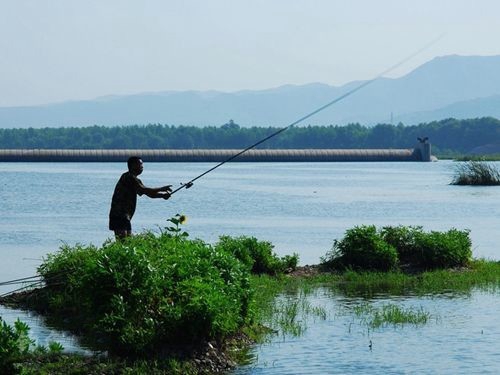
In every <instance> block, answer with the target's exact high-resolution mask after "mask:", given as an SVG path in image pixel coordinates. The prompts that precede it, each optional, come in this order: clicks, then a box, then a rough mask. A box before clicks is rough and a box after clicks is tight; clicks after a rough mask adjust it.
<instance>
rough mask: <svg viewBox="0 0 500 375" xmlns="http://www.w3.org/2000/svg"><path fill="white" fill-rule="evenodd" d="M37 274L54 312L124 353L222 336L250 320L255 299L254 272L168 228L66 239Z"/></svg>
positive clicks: (94, 337)
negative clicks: (85, 240)
mask: <svg viewBox="0 0 500 375" xmlns="http://www.w3.org/2000/svg"><path fill="white" fill-rule="evenodd" d="M39 273H40V274H41V275H42V276H43V277H44V279H45V280H46V283H47V286H48V293H46V296H47V298H46V304H47V309H48V310H49V312H51V313H52V314H57V315H59V316H61V317H64V318H65V319H71V323H72V325H73V327H78V329H79V330H80V331H81V332H83V333H84V334H85V335H86V336H87V337H91V338H93V339H94V340H96V341H98V342H99V343H100V344H101V346H102V347H104V348H106V349H108V350H110V351H111V352H115V353H119V354H137V355H140V354H144V353H146V352H148V351H150V350H154V349H155V348H159V347H160V346H161V345H163V344H170V343H182V342H185V343H199V342H202V341H203V340H206V339H219V338H222V337H224V336H225V335H228V334H230V333H233V332H235V331H236V330H237V329H238V328H239V327H240V326H241V325H242V324H243V323H244V322H245V319H246V318H247V316H248V304H249V301H250V299H251V291H250V287H249V273H248V271H247V269H246V268H245V267H244V266H243V265H242V263H241V262H240V261H238V260H237V259H236V258H235V257H234V256H233V255H232V254H230V253H228V252H226V251H221V250H220V249H215V248H214V247H212V246H210V245H208V244H205V243H204V242H202V241H200V240H188V239H187V238H186V237H185V236H172V234H171V233H169V232H168V231H167V232H165V233H161V234H160V235H155V234H153V233H145V234H142V235H137V236H134V237H130V238H127V239H126V240H124V241H119V242H109V243H106V244H105V245H103V246H102V248H95V247H93V246H87V247H85V246H81V245H77V246H75V247H69V246H64V247H62V248H61V250H60V251H59V252H58V253H56V254H52V255H49V257H48V258H47V259H46V260H45V261H44V263H43V264H42V265H41V266H40V268H39Z"/></svg>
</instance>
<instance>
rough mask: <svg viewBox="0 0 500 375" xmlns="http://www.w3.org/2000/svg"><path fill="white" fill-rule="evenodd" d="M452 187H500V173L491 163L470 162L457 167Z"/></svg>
mask: <svg viewBox="0 0 500 375" xmlns="http://www.w3.org/2000/svg"><path fill="white" fill-rule="evenodd" d="M451 184H452V185H484V186H491V185H500V171H499V170H498V169H497V168H496V167H495V166H494V165H493V164H491V163H488V162H485V161H477V160H470V161H467V162H464V163H459V164H458V165H457V166H456V167H455V175H454V177H453V180H452V182H451Z"/></svg>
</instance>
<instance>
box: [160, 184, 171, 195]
mask: <svg viewBox="0 0 500 375" xmlns="http://www.w3.org/2000/svg"><path fill="white" fill-rule="evenodd" d="M160 191H165V192H167V193H170V192H171V191H172V185H166V186H163V187H161V188H160Z"/></svg>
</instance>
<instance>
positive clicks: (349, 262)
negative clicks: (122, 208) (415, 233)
mask: <svg viewBox="0 0 500 375" xmlns="http://www.w3.org/2000/svg"><path fill="white" fill-rule="evenodd" d="M322 262H323V264H324V265H325V266H327V267H330V268H344V269H345V268H352V269H363V270H366V269H371V270H383V271H386V270H390V269H393V268H395V267H396V265H397V263H398V254H397V251H396V249H395V248H394V246H392V245H390V244H388V243H387V242H385V241H384V240H383V239H382V237H381V236H380V234H379V233H377V230H376V228H375V226H373V225H369V226H365V225H363V226H356V227H354V228H352V229H348V230H347V231H346V234H345V236H344V238H343V239H342V240H340V241H338V240H335V241H334V243H333V248H332V250H331V251H330V252H328V253H327V255H326V257H325V258H322Z"/></svg>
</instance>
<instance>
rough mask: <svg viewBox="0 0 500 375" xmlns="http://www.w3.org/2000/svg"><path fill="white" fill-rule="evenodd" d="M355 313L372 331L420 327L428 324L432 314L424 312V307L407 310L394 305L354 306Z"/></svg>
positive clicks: (364, 304)
mask: <svg viewBox="0 0 500 375" xmlns="http://www.w3.org/2000/svg"><path fill="white" fill-rule="evenodd" d="M353 312H354V314H355V315H356V316H357V317H359V318H361V320H362V321H363V322H364V323H365V324H366V325H367V326H368V327H370V328H372V329H375V328H380V327H385V326H388V325H392V326H402V325H405V324H412V325H416V326H419V325H423V324H425V323H427V322H428V321H429V319H430V318H431V314H430V313H429V312H427V311H424V309H423V307H422V306H421V307H420V308H418V309H415V308H411V307H409V308H405V307H402V306H399V305H396V304H393V303H387V304H383V305H382V306H379V307H378V306H374V305H373V304H369V303H363V304H359V305H356V306H354V308H353Z"/></svg>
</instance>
